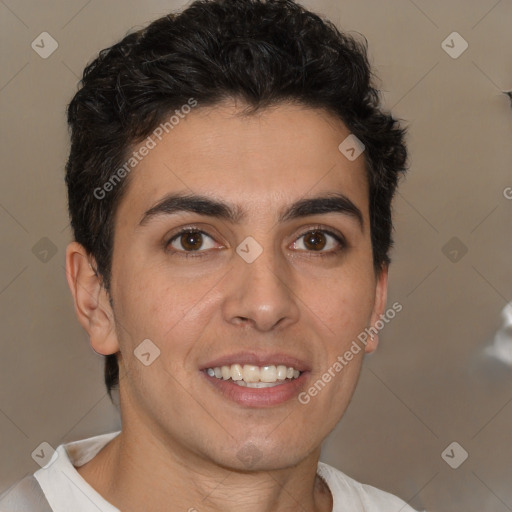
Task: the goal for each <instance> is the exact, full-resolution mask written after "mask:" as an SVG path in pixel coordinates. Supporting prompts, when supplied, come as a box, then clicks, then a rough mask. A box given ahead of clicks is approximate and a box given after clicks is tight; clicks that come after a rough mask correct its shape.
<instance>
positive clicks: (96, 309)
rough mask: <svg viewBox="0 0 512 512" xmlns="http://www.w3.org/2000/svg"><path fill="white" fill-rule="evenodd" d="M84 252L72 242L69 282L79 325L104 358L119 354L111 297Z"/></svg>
mask: <svg viewBox="0 0 512 512" xmlns="http://www.w3.org/2000/svg"><path fill="white" fill-rule="evenodd" d="M95 268H96V262H95V260H94V258H93V257H91V256H89V255H88V253H87V251H86V250H85V248H84V247H83V246H82V245H81V244H79V243H77V242H71V243H70V244H69V245H68V246H67V249H66V279H67V281H68V286H69V289H70V290H71V294H72V295H73V299H74V301H75V312H76V315H77V317H78V321H79V322H80V324H81V325H82V327H83V328H84V329H85V330H86V331H87V333H88V334H89V339H90V342H91V347H92V349H93V350H94V351H95V352H96V353H98V354H102V355H108V354H115V353H116V352H118V351H119V343H118V340H117V335H116V329H115V321H114V314H113V311H112V308H111V306H110V302H109V295H108V293H107V291H106V290H105V288H104V287H103V286H102V281H101V278H100V276H99V275H98V273H97V272H96V270H95Z"/></svg>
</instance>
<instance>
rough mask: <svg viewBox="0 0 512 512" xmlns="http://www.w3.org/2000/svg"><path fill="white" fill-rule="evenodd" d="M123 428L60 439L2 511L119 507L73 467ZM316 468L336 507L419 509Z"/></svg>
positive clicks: (341, 511)
mask: <svg viewBox="0 0 512 512" xmlns="http://www.w3.org/2000/svg"><path fill="white" fill-rule="evenodd" d="M120 432H121V431H118V432H112V433H109V434H102V435H99V436H95V437H90V438H88V439H82V440H80V441H74V442H71V443H67V444H61V445H60V446H59V447H58V448H57V450H56V451H55V453H54V454H53V457H52V458H51V460H50V462H49V463H48V464H47V465H46V466H45V467H43V468H41V469H39V470H38V471H36V472H35V473H34V475H33V476H29V477H26V478H25V479H23V480H21V481H20V482H18V483H17V484H16V485H14V486H12V487H11V488H10V489H8V490H7V491H6V492H4V493H3V494H2V495H1V496H0V512H22V511H23V512H27V511H29V510H30V512H70V511H73V512H120V511H119V509H117V508H116V507H114V506H113V505H111V504H110V503H109V502H108V501H106V500H105V499H104V498H103V497H102V496H101V495H100V494H99V493H98V492H96V491H95V490H94V489H93V488H92V487H91V486H90V485H89V484H88V483H87V482H86V481H85V480H84V479H83V478H82V477H81V476H80V474H79V473H78V471H77V470H76V469H75V467H74V466H76V467H80V466H82V465H83V464H85V463H86V462H89V461H90V460H91V459H92V458H93V457H95V456H96V454H97V453H98V452H99V451H100V450H101V449H102V448H103V447H104V446H105V445H106V444H107V443H108V442H109V441H110V440H112V439H113V438H114V437H115V436H117V435H118V434H119V433H120ZM318 474H319V475H320V476H321V477H322V478H323V480H324V481H325V483H326V484H327V486H328V487H329V489H330V491H331V494H332V497H333V508H332V512H349V511H350V512H356V511H357V512H416V511H415V510H414V509H412V508H411V507H409V505H407V504H406V503H405V502H404V501H402V500H401V499H400V498H397V497H396V496H394V495H392V494H389V493H387V492H384V491H381V490H379V489H377V488H375V487H372V486H370V485H365V484H361V483H359V482H356V481H355V480H354V479H352V478H350V477H348V476H347V475H345V474H344V473H342V472H341V471H339V470H337V469H335V468H333V467H331V466H328V465H327V464H324V463H322V462H319V463H318ZM36 482H37V483H36Z"/></svg>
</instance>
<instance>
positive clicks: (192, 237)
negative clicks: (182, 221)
mask: <svg viewBox="0 0 512 512" xmlns="http://www.w3.org/2000/svg"><path fill="white" fill-rule="evenodd" d="M202 238H203V237H202V234H201V233H183V234H182V235H181V237H180V242H181V246H182V247H183V248H184V249H185V250H188V251H197V250H198V249H200V248H201V245H202V244H203V240H202Z"/></svg>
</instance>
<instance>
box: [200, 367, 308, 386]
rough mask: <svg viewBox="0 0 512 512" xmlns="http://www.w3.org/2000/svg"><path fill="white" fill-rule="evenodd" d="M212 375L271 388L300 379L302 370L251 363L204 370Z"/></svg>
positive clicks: (242, 384) (226, 379)
mask: <svg viewBox="0 0 512 512" xmlns="http://www.w3.org/2000/svg"><path fill="white" fill-rule="evenodd" d="M204 371H205V372H206V373H207V374H208V375H209V376H210V377H215V378H217V379H219V380H225V381H231V382H233V383H234V384H237V385H238V386H242V387H248V388H271V387H275V386H279V385H281V384H285V383H286V382H291V381H293V380H295V379H298V378H299V376H300V375H301V373H302V372H300V371H299V370H296V369H295V368H293V367H292V366H286V365H281V364H280V365H269V366H255V365H251V364H244V365H241V364H237V363H236V364H232V365H229V366H216V367H214V368H206V369H205V370H204Z"/></svg>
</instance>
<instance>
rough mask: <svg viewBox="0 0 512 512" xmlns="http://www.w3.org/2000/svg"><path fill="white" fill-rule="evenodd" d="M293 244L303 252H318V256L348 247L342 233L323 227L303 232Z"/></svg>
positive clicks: (333, 253) (334, 252)
mask: <svg viewBox="0 0 512 512" xmlns="http://www.w3.org/2000/svg"><path fill="white" fill-rule="evenodd" d="M301 245H302V246H303V247H301ZM293 246H294V249H299V250H300V251H303V252H309V253H318V256H329V255H331V256H332V255H336V254H337V253H339V252H341V251H342V250H343V249H345V248H347V247H348V246H347V243H346V242H345V237H344V236H343V235H341V234H336V233H332V232H331V231H328V230H325V229H313V230H310V231H307V232H306V233H303V234H302V235H301V236H300V237H299V238H298V239H297V241H295V242H294V244H293ZM324 249H325V250H324Z"/></svg>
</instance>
